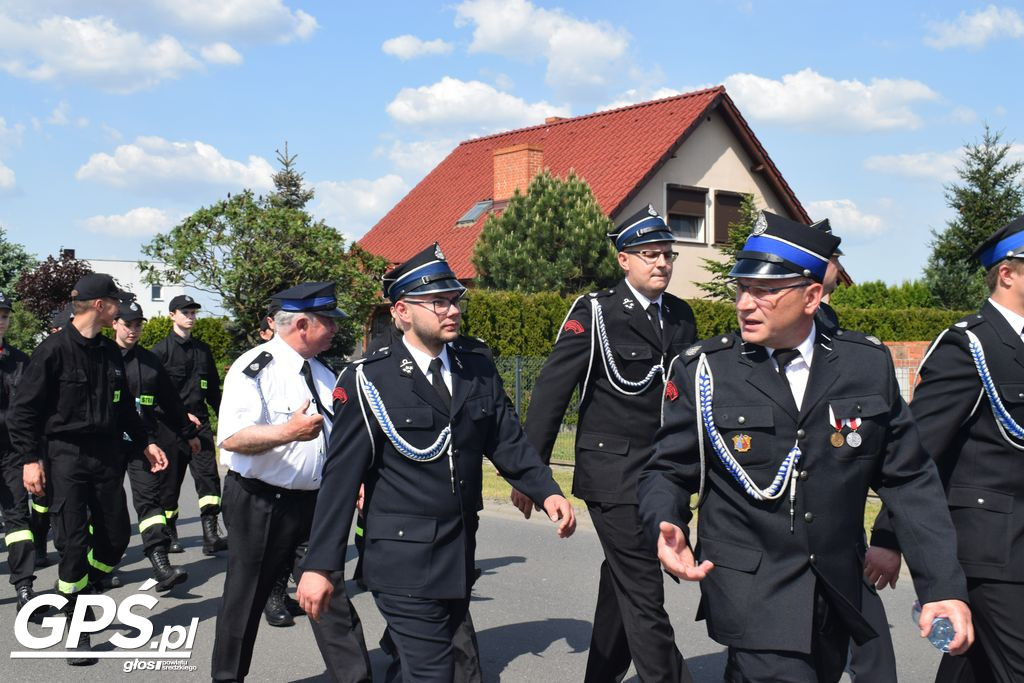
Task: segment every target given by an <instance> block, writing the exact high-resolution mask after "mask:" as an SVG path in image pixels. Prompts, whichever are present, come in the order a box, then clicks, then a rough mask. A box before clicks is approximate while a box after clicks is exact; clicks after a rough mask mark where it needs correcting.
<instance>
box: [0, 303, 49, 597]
mask: <svg viewBox="0 0 1024 683" xmlns="http://www.w3.org/2000/svg"><path fill="white" fill-rule="evenodd" d="M10 324H11V301H10V299H8V298H7V297H6V296H4V293H3V292H0V473H2V474H3V481H2V482H0V510H2V511H3V516H4V541H5V543H6V545H7V564H8V566H9V568H10V572H11V578H10V581H11V585H12V586H14V590H15V591H16V592H17V594H18V610H19V611H20V610H21V608H22V607H24V606H25V604H26V603H27V602H28V601H29V600H31V599H32V598H33V597H34V596H35V592H33V590H32V584H33V582H34V581H35V578H36V577H35V574H33V573H32V572H33V570H34V569H35V567H36V561H35V556H36V545H35V537H34V535H33V533H32V525H31V521H30V518H29V500H28V492H27V491H25V486H24V484H22V482H21V460H20V459H18V458H17V457H16V456H15V454H14V452H13V451H12V449H11V441H10V438H8V436H7V411H8V410H9V408H10V406H11V402H12V401H13V398H14V392H15V391H16V387H17V385H18V380H19V379H21V375H22V373H23V372H24V370H25V366H26V365H28V356H26V355H25V353H24V352H22V351H19V350H18V349H17V348H15V347H14V346H12V345H11V344H10V343H9V342H7V340H6V336H7V330H8V329H9V327H10ZM44 543H45V540H44ZM43 548H44V552H45V545H44V546H43Z"/></svg>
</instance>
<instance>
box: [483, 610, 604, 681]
mask: <svg viewBox="0 0 1024 683" xmlns="http://www.w3.org/2000/svg"><path fill="white" fill-rule="evenodd" d="M477 639H478V641H479V643H480V657H481V660H482V668H483V672H484V680H485V681H488V682H490V681H498V680H500V679H501V674H502V672H503V671H504V670H505V668H506V667H507V666H508V665H509V664H510V663H511V662H512V661H513V660H515V659H516V658H517V657H519V656H521V655H524V654H532V655H536V656H541V655H542V654H543V653H544V652H545V651H546V650H547V649H548V648H549V647H551V645H552V644H553V643H555V642H557V641H559V640H564V641H566V643H568V645H569V647H570V648H571V649H572V652H584V651H586V649H587V647H588V646H589V645H590V622H589V621H583V620H582V619H543V620H540V621H524V622H520V623H518V624H507V625H505V626H497V627H495V628H489V629H487V630H485V631H480V632H479V633H477Z"/></svg>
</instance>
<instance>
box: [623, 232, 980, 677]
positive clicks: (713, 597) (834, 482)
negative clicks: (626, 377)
mask: <svg viewBox="0 0 1024 683" xmlns="http://www.w3.org/2000/svg"><path fill="white" fill-rule="evenodd" d="M838 244H839V238H838V237H835V236H833V235H830V234H827V233H825V232H823V231H820V230H816V229H814V228H811V227H810V226H807V225H803V224H800V223H796V222H794V221H790V220H788V219H785V218H783V217H781V216H775V215H773V214H768V213H762V215H761V217H760V218H759V220H758V222H757V224H756V225H755V228H754V231H753V233H752V234H751V236H750V238H749V239H748V240H747V242H746V244H745V245H744V249H743V250H742V251H740V252H739V253H738V254H737V261H736V266H735V267H734V268H733V270H732V276H733V277H735V278H737V280H736V285H737V293H736V315H737V321H738V322H739V326H740V332H739V334H735V333H734V334H725V335H721V336H719V337H715V338H713V339H709V340H705V341H703V342H700V343H698V344H696V345H694V346H692V347H690V348H689V349H687V350H686V351H685V352H684V353H683V354H682V355H681V356H680V357H679V359H678V361H677V362H676V363H675V364H674V365H673V368H672V372H671V379H670V381H671V382H672V384H673V385H674V386H675V387H677V392H676V393H675V397H674V398H671V399H670V400H667V401H666V402H665V424H664V426H663V427H662V429H661V431H659V432H658V438H657V441H656V443H655V446H654V450H653V454H652V456H651V458H650V460H649V461H648V462H647V464H646V465H645V466H644V468H643V472H642V473H641V474H640V483H639V489H638V492H639V497H640V512H641V516H642V517H643V522H644V526H645V530H646V532H647V535H648V538H649V539H650V540H651V543H652V546H654V545H656V547H657V549H658V557H659V559H660V560H661V563H662V565H663V566H664V567H665V569H666V570H667V571H669V572H670V573H672V574H674V575H675V576H678V577H679V578H682V579H685V580H688V581H700V582H701V593H702V599H701V603H700V607H699V609H698V618H702V619H705V620H706V621H707V628H708V634H709V635H710V636H711V637H712V638H713V639H714V640H716V641H717V642H719V643H721V644H723V645H726V646H728V648H729V651H728V660H727V665H726V671H725V680H727V681H730V682H734V681H743V682H761V681H763V682H765V683H767V682H768V681H807V682H808V683H810V682H811V681H815V682H819V681H824V682H831V681H838V680H839V679H840V677H841V676H842V674H843V668H844V666H845V664H846V660H847V651H848V646H849V642H850V639H851V638H853V639H855V640H856V641H857V642H864V641H866V640H868V639H870V638H873V637H875V636H876V632H875V631H874V630H873V629H872V628H871V626H870V624H869V623H868V622H867V620H865V618H864V616H863V615H862V613H861V595H862V593H861V590H862V589H861V586H862V573H863V561H864V559H863V554H862V547H863V545H862V543H863V533H864V532H863V519H864V502H865V498H866V496H867V492H868V489H869V488H872V489H874V490H875V491H877V492H878V494H879V495H880V496H881V498H882V500H883V501H884V502H885V503H886V504H888V505H890V506H891V507H892V508H893V510H894V511H896V514H895V516H894V523H895V525H896V533H897V535H898V536H899V538H900V541H901V542H904V543H905V544H906V545H905V550H906V554H907V558H908V562H909V564H910V566H911V568H912V569H913V570H914V582H915V587H916V588H917V593H918V596H919V597H920V600H921V602H922V603H923V604H924V607H923V610H922V614H921V620H920V626H921V635H922V636H923V635H925V634H927V633H928V632H929V631H930V629H931V622H932V619H934V618H935V617H939V616H945V617H948V618H950V620H951V621H952V623H953V626H954V628H955V629H956V632H957V635H956V638H955V639H954V640H953V642H952V644H951V652H953V653H954V654H962V653H963V652H964V651H966V650H967V648H968V647H969V646H970V644H971V642H972V640H973V631H972V626H971V616H970V610H969V609H968V607H967V605H966V603H965V602H964V601H965V599H966V595H967V593H966V585H965V582H964V577H963V572H962V571H961V570H960V567H959V566H958V565H957V562H956V555H955V547H954V541H953V527H952V523H951V522H950V519H949V513H948V512H947V510H946V509H945V505H944V502H943V499H942V486H941V484H940V482H939V478H938V475H937V474H936V471H935V467H934V466H933V465H932V463H931V461H929V460H928V458H927V456H926V455H925V453H924V452H923V450H922V449H921V443H920V439H919V436H918V432H917V430H916V428H915V426H914V424H913V420H912V417H911V415H910V410H909V409H908V408H907V405H906V403H905V402H904V401H903V399H902V398H901V396H900V391H899V385H898V383H897V381H896V377H895V373H894V371H893V364H892V358H891V357H890V355H889V353H888V351H887V350H886V348H885V346H883V345H882V343H881V342H880V341H879V340H878V339H875V338H874V337H869V336H865V335H863V334H860V333H857V332H852V331H850V330H837V331H836V332H835V333H834V334H826V333H825V332H823V331H822V330H819V329H817V328H816V325H815V323H814V316H815V313H816V311H817V310H818V306H819V304H820V302H821V294H822V286H821V282H822V280H823V278H824V277H825V272H826V269H827V264H828V261H829V258H830V257H831V256H832V254H833V253H834V251H835V248H836V247H837V246H838ZM694 494H696V496H697V498H696V500H695V501H692V496H693V495H694ZM691 504H692V505H693V507H691ZM698 507H699V509H700V519H699V525H698V528H697V539H696V541H697V542H696V548H695V550H691V545H690V543H691V541H690V538H689V535H688V533H687V532H686V531H685V530H686V529H687V524H688V523H689V522H690V520H691V518H692V516H693V509H694V508H698Z"/></svg>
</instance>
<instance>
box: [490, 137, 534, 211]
mask: <svg viewBox="0 0 1024 683" xmlns="http://www.w3.org/2000/svg"><path fill="white" fill-rule="evenodd" d="M543 167H544V150H543V148H542V147H541V146H540V145H531V144H528V143H524V144H521V145H513V146H512V147H504V148H502V149H496V150H494V194H493V196H492V197H491V199H492V200H494V201H495V202H500V201H504V200H506V199H509V198H510V197H511V196H512V194H513V193H514V192H515V190H516V188H519V191H520V192H526V188H527V187H528V186H529V185H530V181H531V180H533V176H535V175H537V174H538V173H540V170H541V169H542V168H543Z"/></svg>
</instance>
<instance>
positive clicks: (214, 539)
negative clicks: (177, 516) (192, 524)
mask: <svg viewBox="0 0 1024 683" xmlns="http://www.w3.org/2000/svg"><path fill="white" fill-rule="evenodd" d="M202 523H203V555H213V554H214V553H218V552H220V551H221V550H227V549H228V539H226V538H224V537H223V536H221V535H220V529H218V527H217V515H216V514H212V515H202Z"/></svg>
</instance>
